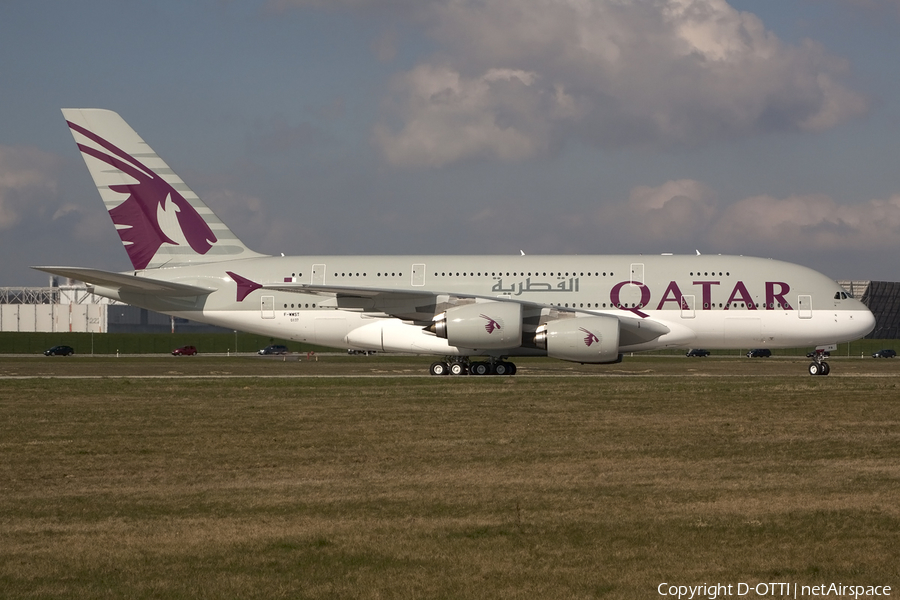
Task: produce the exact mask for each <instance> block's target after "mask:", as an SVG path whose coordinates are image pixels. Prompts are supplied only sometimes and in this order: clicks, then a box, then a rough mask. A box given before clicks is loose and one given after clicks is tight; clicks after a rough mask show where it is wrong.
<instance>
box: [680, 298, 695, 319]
mask: <svg viewBox="0 0 900 600" xmlns="http://www.w3.org/2000/svg"><path fill="white" fill-rule="evenodd" d="M681 318H682V319H693V318H694V296H682V297H681Z"/></svg>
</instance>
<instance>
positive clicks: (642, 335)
mask: <svg viewBox="0 0 900 600" xmlns="http://www.w3.org/2000/svg"><path fill="white" fill-rule="evenodd" d="M262 288H263V289H267V290H276V291H282V292H295V293H301V294H320V295H323V296H328V298H327V299H325V300H324V301H322V302H319V306H333V307H334V308H340V309H344V310H358V311H361V312H367V313H381V314H384V315H385V316H390V317H397V318H400V319H405V320H411V321H416V322H419V323H425V324H427V323H430V322H431V320H432V318H433V317H434V315H436V314H438V313H439V312H441V311H443V310H446V309H447V308H450V307H451V306H454V305H456V304H457V303H458V302H459V301H460V300H465V299H473V300H489V301H494V302H515V303H518V304H521V305H522V306H523V309H524V311H525V314H526V315H527V314H532V315H536V316H537V318H538V319H540V318H542V317H541V316H543V318H545V319H546V318H547V316H548V313H551V314H556V315H559V314H560V313H568V316H574V315H576V314H577V313H581V314H584V315H591V316H596V315H597V313H595V312H591V311H588V310H585V309H578V308H561V307H559V306H550V305H549V304H541V303H537V302H530V301H527V300H520V299H518V298H498V297H496V296H481V295H478V294H460V293H458V292H435V291H425V290H422V291H418V290H396V289H381V288H359V287H352V286H339V285H313V284H308V283H290V282H285V283H271V284H263V285H262ZM607 314H608V313H607ZM610 316H611V317H615V318H617V319H618V320H619V326H620V328H621V335H622V336H623V338H624V339H626V340H628V343H629V344H636V343H640V342H647V341H650V340H653V339H656V338H658V337H660V336H661V335H665V334H667V333H669V332H670V331H671V330H670V329H669V328H668V327H667V326H666V325H664V324H663V323H660V322H659V321H656V320H654V319H651V318H648V317H646V316H641V314H639V313H637V312H635V313H631V312H629V311H622V313H621V314H612V315H610ZM550 318H551V319H552V317H550Z"/></svg>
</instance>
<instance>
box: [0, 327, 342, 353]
mask: <svg viewBox="0 0 900 600" xmlns="http://www.w3.org/2000/svg"><path fill="white" fill-rule="evenodd" d="M269 344H285V345H287V346H288V348H290V349H291V350H292V351H293V352H304V353H305V352H308V351H309V350H316V351H323V350H327V349H326V348H324V347H322V346H315V345H312V344H305V343H300V342H293V341H287V340H281V339H278V338H272V337H268V336H263V335H255V334H251V333H242V332H238V333H237V334H234V333H95V334H91V333H46V332H27V333H26V332H2V333H0V354H41V353H43V352H44V350H46V349H48V348H50V347H52V346H56V345H66V346H72V347H73V348H74V349H75V353H76V354H85V355H89V354H101V355H102V354H116V353H120V354H168V353H170V352H171V351H172V350H174V349H175V348H179V347H181V346H188V345H191V346H196V347H197V349H198V350H199V351H200V352H202V353H221V354H225V353H228V352H231V353H234V352H235V348H237V352H239V353H247V352H256V351H257V350H259V349H260V348H265V347H266V346H268V345H269ZM344 350H346V348H345V349H344Z"/></svg>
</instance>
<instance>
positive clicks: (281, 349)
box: [257, 344, 291, 355]
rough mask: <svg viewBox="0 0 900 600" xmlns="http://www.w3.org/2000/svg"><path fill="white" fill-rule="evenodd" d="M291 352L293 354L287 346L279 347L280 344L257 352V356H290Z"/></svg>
mask: <svg viewBox="0 0 900 600" xmlns="http://www.w3.org/2000/svg"><path fill="white" fill-rule="evenodd" d="M290 352H291V351H290V350H288V348H287V346H281V345H279V344H272V345H271V346H266V347H265V348H263V349H262V350H260V351H259V352H257V354H262V355H266V354H290Z"/></svg>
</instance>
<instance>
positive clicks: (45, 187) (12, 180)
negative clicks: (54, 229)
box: [0, 146, 57, 230]
mask: <svg viewBox="0 0 900 600" xmlns="http://www.w3.org/2000/svg"><path fill="white" fill-rule="evenodd" d="M56 162H57V161H56V159H55V158H54V157H52V156H51V155H49V154H47V153H45V152H41V151H40V150H37V149H35V148H21V147H10V146H0V230H4V229H11V228H12V227H15V226H16V225H18V224H19V223H20V222H21V221H22V219H23V218H24V217H25V215H26V214H28V213H35V214H40V213H41V211H42V210H43V209H44V208H45V207H46V204H47V202H46V201H47V199H48V198H49V199H51V200H53V201H54V202H55V200H56V190H57V183H56V176H55V174H54V168H55V165H56Z"/></svg>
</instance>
